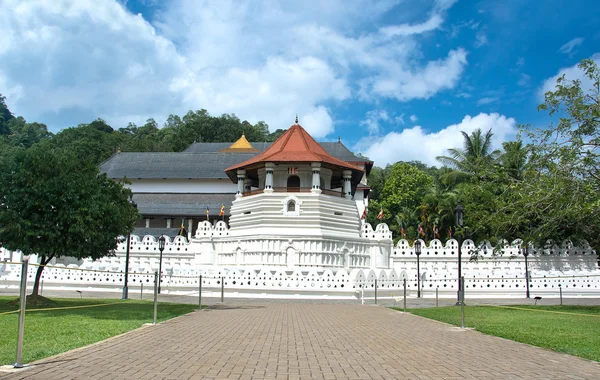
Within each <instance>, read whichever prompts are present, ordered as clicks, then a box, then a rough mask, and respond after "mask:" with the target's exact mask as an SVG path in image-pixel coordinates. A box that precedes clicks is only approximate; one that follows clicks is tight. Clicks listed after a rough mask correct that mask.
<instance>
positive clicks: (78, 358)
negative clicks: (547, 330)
mask: <svg viewBox="0 0 600 380" xmlns="http://www.w3.org/2000/svg"><path fill="white" fill-rule="evenodd" d="M25 349H27V348H25ZM599 373H600V364H599V363H596V362H592V361H588V360H585V359H581V358H577V357H573V356H569V355H566V354H561V353H556V352H552V351H549V350H545V349H541V348H536V347H532V346H529V345H525V344H521V343H517V342H512V341H509V340H506V339H501V338H497V337H492V336H488V335H484V334H481V333H478V332H476V331H471V330H460V329H457V328H455V327H453V326H449V325H446V324H444V323H440V322H435V321H431V320H427V319H424V318H421V317H417V316H414V315H411V314H404V313H399V312H396V311H393V310H389V309H385V308H382V307H375V306H361V305H352V304H343V303H335V304H324V303H314V304H311V303H283V302H278V303H275V302H267V303H264V304H259V303H254V304H240V305H236V304H234V303H231V304H224V305H216V306H214V307H211V308H209V309H207V310H203V311H200V312H194V313H191V314H188V315H185V316H182V317H179V318H175V319H172V320H169V321H166V322H163V323H160V324H158V325H156V326H147V327H144V328H141V329H138V330H135V331H132V332H130V333H128V334H125V335H123V336H120V337H117V338H114V339H110V340H107V341H104V342H100V343H98V344H94V345H91V346H88V347H86V348H83V349H79V350H75V351H72V352H68V353H65V354H62V355H59V356H58V357H53V358H50V359H47V360H40V361H38V362H36V363H33V366H32V367H31V368H29V369H25V370H22V371H20V372H16V373H15V372H12V373H3V372H0V379H11V380H12V379H26V380H33V379H96V378H97V379H101V378H106V379H128V378H135V379H156V380H167V379H227V378H229V379H296V380H300V379H332V380H333V379H394V378H403V379H511V378H512V379H540V378H543V379H565V378H570V379H595V378H598V374H599Z"/></svg>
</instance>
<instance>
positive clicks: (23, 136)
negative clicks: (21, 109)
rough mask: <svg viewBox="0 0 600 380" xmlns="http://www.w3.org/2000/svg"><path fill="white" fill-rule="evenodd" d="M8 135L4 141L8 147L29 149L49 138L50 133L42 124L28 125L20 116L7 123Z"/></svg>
mask: <svg viewBox="0 0 600 380" xmlns="http://www.w3.org/2000/svg"><path fill="white" fill-rule="evenodd" d="M8 129H9V134H8V136H6V141H7V142H8V144H9V145H12V146H17V147H22V148H29V147H30V146H32V145H33V144H35V143H37V142H38V141H41V140H44V139H47V138H50V137H51V136H52V133H50V132H48V128H47V127H46V125H45V124H42V123H28V122H26V121H25V119H24V118H23V117H21V116H19V117H15V118H12V119H11V120H10V121H9V122H8Z"/></svg>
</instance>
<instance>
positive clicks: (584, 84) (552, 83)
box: [538, 53, 600, 101]
mask: <svg viewBox="0 0 600 380" xmlns="http://www.w3.org/2000/svg"><path fill="white" fill-rule="evenodd" d="M591 59H592V60H593V61H594V62H596V64H598V65H600V53H596V54H594V55H593V56H592V57H591ZM563 75H564V76H565V78H566V79H567V80H580V81H581V88H582V89H583V90H584V91H587V90H589V89H591V88H593V83H592V81H591V80H590V79H589V78H588V77H586V76H585V75H584V72H583V71H582V70H581V69H579V68H578V67H577V65H573V66H571V67H566V68H562V69H560V70H559V71H558V74H556V75H555V76H553V77H550V78H548V79H546V80H545V81H544V82H543V84H542V87H541V89H540V90H539V92H538V98H539V99H540V100H541V101H543V100H544V94H545V93H546V92H548V91H555V90H556V80H557V79H558V78H560V77H562V76H563Z"/></svg>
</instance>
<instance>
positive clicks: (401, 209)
mask: <svg viewBox="0 0 600 380" xmlns="http://www.w3.org/2000/svg"><path fill="white" fill-rule="evenodd" d="M432 184H433V179H432V178H431V176H429V175H427V174H426V173H424V172H423V171H421V170H419V169H417V168H416V167H414V166H412V165H410V164H408V163H404V162H403V163H395V164H394V165H392V166H391V167H390V174H389V176H388V177H387V178H386V181H385V185H384V186H383V189H382V191H381V196H380V204H381V207H383V210H384V221H385V222H386V223H388V225H389V226H390V229H392V230H394V231H395V232H396V233H398V232H399V230H400V225H398V224H397V221H396V219H395V215H398V214H406V212H405V211H406V210H407V209H408V210H414V209H416V208H417V207H418V206H419V204H420V201H421V199H422V198H423V195H424V192H425V189H427V188H428V187H430V186H431V185H432ZM377 212H379V210H377ZM402 222H403V223H404V227H405V228H407V227H410V225H409V223H410V224H414V222H415V221H414V220H402Z"/></svg>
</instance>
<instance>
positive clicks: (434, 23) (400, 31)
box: [379, 14, 444, 37]
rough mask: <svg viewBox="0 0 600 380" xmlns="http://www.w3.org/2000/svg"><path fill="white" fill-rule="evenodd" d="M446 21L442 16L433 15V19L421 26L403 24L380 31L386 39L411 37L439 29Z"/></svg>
mask: <svg viewBox="0 0 600 380" xmlns="http://www.w3.org/2000/svg"><path fill="white" fill-rule="evenodd" d="M443 21H444V20H443V19H442V17H441V16H440V15H437V14H436V15H433V16H431V18H430V19H429V20H427V21H425V22H423V23H420V24H412V25H409V24H402V25H393V26H386V27H383V28H381V29H379V31H380V32H381V33H383V34H384V35H385V36H386V37H393V36H410V35H413V34H421V33H425V32H430V31H432V30H435V29H438V28H439V27H440V26H441V25H442V22H443Z"/></svg>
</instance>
